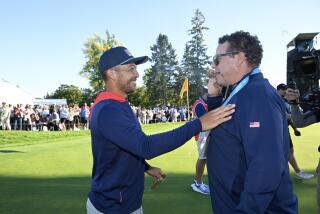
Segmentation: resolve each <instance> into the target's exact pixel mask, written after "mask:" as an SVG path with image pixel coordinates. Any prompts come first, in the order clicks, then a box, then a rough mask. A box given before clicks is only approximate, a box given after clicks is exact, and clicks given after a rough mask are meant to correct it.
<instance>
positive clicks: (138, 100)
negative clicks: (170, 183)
mask: <svg viewBox="0 0 320 214" xmlns="http://www.w3.org/2000/svg"><path fill="white" fill-rule="evenodd" d="M128 100H129V102H130V103H131V104H132V105H134V106H142V107H150V106H149V102H148V96H147V93H146V88H145V87H144V86H142V87H137V88H136V90H135V91H134V92H132V93H130V94H128Z"/></svg>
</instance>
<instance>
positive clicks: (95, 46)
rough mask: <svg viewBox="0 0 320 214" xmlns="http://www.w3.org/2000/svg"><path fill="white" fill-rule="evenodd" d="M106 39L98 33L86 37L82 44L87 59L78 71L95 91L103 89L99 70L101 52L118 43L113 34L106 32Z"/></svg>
mask: <svg viewBox="0 0 320 214" xmlns="http://www.w3.org/2000/svg"><path fill="white" fill-rule="evenodd" d="M106 35H107V39H106V40H105V39H102V38H101V37H100V36H99V35H98V34H95V35H94V36H93V37H92V38H88V40H87V42H86V43H85V44H84V46H85V49H84V50H83V53H84V54H85V58H87V61H86V63H85V65H84V67H83V69H82V70H81V71H80V75H82V76H84V77H86V78H87V79H89V83H90V86H91V87H92V88H93V92H94V93H97V92H99V91H102V90H103V89H104V82H103V79H102V78H101V74H100V72H99V59H100V56H101V55H102V53H103V52H105V51H106V50H108V49H110V48H112V47H116V46H119V45H120V42H118V41H117V40H116V39H115V37H114V35H111V34H110V33H109V32H108V31H107V32H106Z"/></svg>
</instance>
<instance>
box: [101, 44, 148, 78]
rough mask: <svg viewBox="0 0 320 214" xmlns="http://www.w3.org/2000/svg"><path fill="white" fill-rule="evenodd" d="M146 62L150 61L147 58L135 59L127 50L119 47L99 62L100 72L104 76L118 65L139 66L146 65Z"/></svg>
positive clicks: (110, 50)
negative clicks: (132, 64)
mask: <svg viewBox="0 0 320 214" xmlns="http://www.w3.org/2000/svg"><path fill="white" fill-rule="evenodd" d="M146 61H148V57H147V56H141V57H133V56H132V54H131V53H130V52H129V50H128V49H127V48H125V47H120V46H119V47H115V48H110V49H109V50H107V51H106V52H104V53H103V54H102V55H101V57H100V60H99V70H100V73H101V75H103V73H104V72H105V71H106V70H108V69H110V68H113V67H115V66H117V65H125V64H131V63H134V64H136V65H139V64H142V63H145V62H146Z"/></svg>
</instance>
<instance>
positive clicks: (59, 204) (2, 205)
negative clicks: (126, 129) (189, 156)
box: [0, 173, 316, 214]
mask: <svg viewBox="0 0 320 214" xmlns="http://www.w3.org/2000/svg"><path fill="white" fill-rule="evenodd" d="M192 178H193V175H192V174H170V173H168V175H167V178H166V180H165V181H164V182H163V183H162V184H160V185H159V186H158V187H157V188H156V189H155V190H151V188H150V187H151V185H152V179H151V178H150V177H149V176H146V181H145V192H144V197H143V208H144V213H146V214H151V213H152V214H158V213H159V214H160V213H161V214H162V213H178V214H179V213H187V214H188V213H200V214H205V213H211V212H212V211H211V204H210V197H209V196H206V195H202V194H199V193H196V192H194V191H193V190H192V189H191V187H190V184H191V181H192ZM90 179H91V178H90V177H89V176H88V177H62V178H32V177H9V176H1V177H0V213H1V214H6V213H8V214H9V213H10V214H12V213H27V214H28V213H55V214H56V213H68V214H70V213H77V214H78V213H86V209H85V203H86V199H87V194H88V191H89V188H90ZM292 181H293V183H294V191H295V192H296V193H297V195H298V198H299V213H316V179H311V180H308V181H303V182H301V181H300V180H296V179H294V178H293V179H292Z"/></svg>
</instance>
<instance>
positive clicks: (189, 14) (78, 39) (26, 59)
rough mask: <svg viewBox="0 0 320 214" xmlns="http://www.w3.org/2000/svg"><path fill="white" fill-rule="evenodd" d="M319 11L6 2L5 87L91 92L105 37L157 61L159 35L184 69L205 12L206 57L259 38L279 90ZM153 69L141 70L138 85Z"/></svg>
mask: <svg viewBox="0 0 320 214" xmlns="http://www.w3.org/2000/svg"><path fill="white" fill-rule="evenodd" d="M319 8H320V1H319V0H309V1H300V0H299V1H298V0H268V1H259V0H242V1H239V0H229V1H223V0H220V1H217V0H197V1H195V0H161V1H160V0H108V1H107V0H104V1H103V0H90V1H89V0H87V1H84V0H28V1H23V0H20V1H18V0H10V1H8V0H7V1H4V0H0V81H1V80H5V81H8V82H10V83H12V84H13V85H18V86H19V87H20V88H21V89H23V90H24V91H26V92H28V93H29V94H31V95H32V96H34V97H38V98H42V97H43V96H45V95H46V94H47V93H53V92H54V91H55V90H56V89H57V88H58V87H59V86H60V85H61V84H68V85H71V84H72V85H76V86H78V87H79V88H88V87H89V81H88V80H87V79H86V78H84V77H81V76H80V75H79V72H80V71H81V70H82V68H83V66H84V65H85V62H86V58H85V55H84V54H83V49H84V44H85V42H86V41H87V39H88V38H90V37H93V35H94V34H99V35H100V36H101V37H102V38H106V34H105V32H106V31H109V32H110V33H111V34H114V35H115V37H116V39H117V40H119V41H120V42H121V43H122V44H123V45H124V46H126V47H127V48H128V49H129V50H130V52H131V53H132V54H133V55H134V56H143V55H148V56H151V50H150V47H151V46H152V45H154V44H155V43H156V39H157V37H158V35H159V34H160V33H161V34H166V35H167V36H168V38H169V42H170V43H171V44H172V46H173V48H174V49H175V50H176V53H177V56H178V60H179V61H181V58H182V55H183V51H184V47H185V44H186V42H187V41H189V40H190V36H189V35H188V30H189V29H190V28H191V19H192V18H193V17H194V13H195V11H196V9H200V11H201V12H202V13H203V15H204V17H205V19H206V21H205V26H207V27H209V30H207V31H205V33H204V39H205V44H206V45H207V48H208V51H207V54H208V55H209V56H213V55H214V54H215V50H216V47H217V41H218V38H219V37H221V36H223V35H225V34H230V33H233V32H235V31H238V30H244V31H248V32H250V33H251V34H254V35H257V36H258V38H259V39H260V41H261V43H262V46H263V49H264V55H263V59H262V64H261V69H262V72H263V74H264V76H265V77H266V78H267V79H269V81H270V83H271V84H272V85H273V86H276V85H278V84H279V83H282V82H286V53H287V48H286V45H287V44H288V43H289V42H290V41H291V40H292V39H293V38H294V37H295V36H297V34H299V33H311V32H319V31H320V27H319V26H320V25H319V20H320V16H319ZM318 41H319V40H318ZM319 43H320V41H319ZM150 66H151V64H150V63H146V64H144V65H142V66H139V67H138V70H139V73H140V78H139V80H138V84H139V85H142V76H143V71H144V69H146V68H148V67H150Z"/></svg>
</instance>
